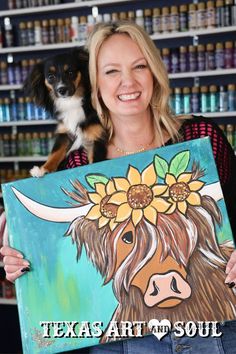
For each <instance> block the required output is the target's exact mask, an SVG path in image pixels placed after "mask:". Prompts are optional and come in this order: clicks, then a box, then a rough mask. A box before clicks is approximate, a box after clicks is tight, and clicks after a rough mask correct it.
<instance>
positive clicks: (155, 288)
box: [150, 281, 160, 296]
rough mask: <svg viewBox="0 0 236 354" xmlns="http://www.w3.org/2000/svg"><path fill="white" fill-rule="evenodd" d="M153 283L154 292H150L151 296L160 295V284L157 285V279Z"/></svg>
mask: <svg viewBox="0 0 236 354" xmlns="http://www.w3.org/2000/svg"><path fill="white" fill-rule="evenodd" d="M152 285H153V288H154V290H153V292H152V293H151V294H150V296H156V295H158V293H159V291H160V289H159V288H158V286H157V285H156V283H155V281H153V282H152Z"/></svg>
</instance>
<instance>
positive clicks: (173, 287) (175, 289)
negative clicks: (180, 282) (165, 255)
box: [170, 277, 181, 294]
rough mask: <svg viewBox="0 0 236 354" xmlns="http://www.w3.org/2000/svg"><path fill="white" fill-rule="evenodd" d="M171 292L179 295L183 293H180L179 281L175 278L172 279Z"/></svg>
mask: <svg viewBox="0 0 236 354" xmlns="http://www.w3.org/2000/svg"><path fill="white" fill-rule="evenodd" d="M170 287H171V290H173V291H174V292H175V293H177V294H181V291H179V289H178V287H177V281H176V279H175V277H173V278H172V280H171V283H170Z"/></svg>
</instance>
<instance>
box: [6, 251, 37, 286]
mask: <svg viewBox="0 0 236 354" xmlns="http://www.w3.org/2000/svg"><path fill="white" fill-rule="evenodd" d="M0 253H1V254H2V255H3V264H4V270H5V272H6V279H7V280H9V281H11V282H14V281H15V280H16V279H17V278H19V277H20V276H21V275H23V274H24V273H25V272H28V271H29V270H30V268H29V267H30V263H29V262H28V261H27V260H26V259H24V258H23V255H22V254H21V253H20V252H19V251H17V250H16V249H14V248H11V247H9V246H3V247H2V248H1V249H0Z"/></svg>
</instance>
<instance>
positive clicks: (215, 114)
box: [192, 111, 236, 118]
mask: <svg viewBox="0 0 236 354" xmlns="http://www.w3.org/2000/svg"><path fill="white" fill-rule="evenodd" d="M192 114H194V115H195V116H204V117H206V118H222V117H236V111H231V112H206V113H192Z"/></svg>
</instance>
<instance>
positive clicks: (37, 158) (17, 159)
mask: <svg viewBox="0 0 236 354" xmlns="http://www.w3.org/2000/svg"><path fill="white" fill-rule="evenodd" d="M46 160H47V156H9V157H0V162H37V161H46Z"/></svg>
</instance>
